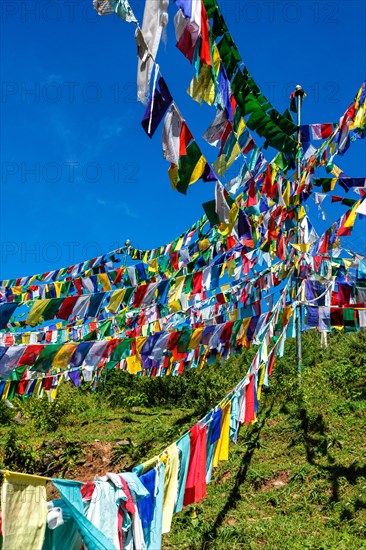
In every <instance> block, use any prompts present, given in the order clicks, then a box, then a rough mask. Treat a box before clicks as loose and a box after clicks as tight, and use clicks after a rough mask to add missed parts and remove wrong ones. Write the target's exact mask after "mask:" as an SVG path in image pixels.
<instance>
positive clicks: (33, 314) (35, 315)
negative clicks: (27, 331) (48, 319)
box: [27, 299, 50, 326]
mask: <svg viewBox="0 0 366 550" xmlns="http://www.w3.org/2000/svg"><path fill="white" fill-rule="evenodd" d="M49 303H50V299H47V300H37V301H35V302H34V304H33V306H32V308H31V310H30V312H29V313H28V317H27V325H31V326H33V325H36V324H37V323H38V322H39V321H40V319H41V318H42V313H43V312H44V310H45V309H46V307H47V306H48V304H49Z"/></svg>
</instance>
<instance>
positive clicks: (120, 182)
mask: <svg viewBox="0 0 366 550" xmlns="http://www.w3.org/2000/svg"><path fill="white" fill-rule="evenodd" d="M130 4H131V7H132V8H133V10H134V12H135V14H136V16H137V18H138V19H139V21H140V23H142V16H143V8H144V2H143V1H142V0H131V2H130ZM219 4H220V6H221V8H222V11H223V14H224V17H225V18H226V22H227V24H228V27H229V29H230V31H231V34H232V36H233V38H234V40H235V41H236V43H237V45H238V49H239V52H240V53H241V56H242V58H243V60H244V62H245V64H246V66H247V67H248V69H249V71H250V72H251V74H252V76H253V77H254V79H255V80H256V81H257V83H258V84H259V85H260V87H261V89H262V90H263V92H264V94H265V95H266V96H267V97H268V99H269V100H270V101H271V102H272V103H273V105H274V106H275V107H276V108H277V109H278V110H279V111H284V110H285V109H286V107H288V103H289V101H288V96H289V94H290V92H291V90H292V89H293V87H294V85H295V84H297V83H300V84H302V86H303V87H304V89H305V91H306V92H307V99H306V101H305V104H304V110H303V123H305V124H306V123H321V122H336V121H338V120H339V117H340V116H341V115H342V114H343V113H344V111H345V110H346V108H347V107H348V105H349V103H350V102H351V101H352V99H353V98H354V96H355V94H356V93H357V91H358V89H359V86H360V85H361V83H362V81H363V80H364V78H365V68H366V60H365V48H364V40H365V30H366V28H365V27H366V23H365V21H366V13H365V12H366V5H365V3H364V2H362V1H354V0H347V1H336V2H324V1H320V2H317V1H314V2H313V1H310V0H309V1H295V2H287V1H282V0H276V1H273V2H272V1H263V2H261V1H258V2H257V1H253V2H249V1H248V2H244V1H223V0H219ZM175 13H176V6H175V4H174V3H173V2H172V0H171V2H170V7H169V16H170V21H169V25H168V30H167V37H166V45H164V43H162V44H161V46H160V49H159V53H158V62H159V64H160V67H161V72H162V74H163V75H164V78H165V80H166V82H167V84H168V87H169V89H170V91H171V93H172V96H173V97H174V99H175V101H176V103H177V105H178V107H179V109H180V111H181V112H182V114H183V116H184V117H185V119H186V121H187V124H188V126H189V128H190V129H191V131H192V133H193V135H194V136H195V138H196V139H197V142H198V144H199V146H200V147H201V150H202V152H203V153H204V154H205V156H206V158H207V160H208V161H209V162H214V160H215V159H216V155H217V151H216V150H215V149H213V148H211V147H210V146H209V145H207V144H206V143H205V142H204V141H203V140H202V139H201V135H202V134H203V132H204V131H205V129H206V128H207V126H208V125H209V124H210V122H211V121H212V120H213V118H214V116H215V109H214V108H210V107H208V106H207V105H203V106H202V107H201V106H199V105H198V104H197V103H195V102H194V101H193V100H192V99H191V98H190V97H189V96H188V95H187V94H186V89H187V87H188V85H189V82H190V80H191V78H192V77H193V69H192V67H191V66H190V65H189V62H188V61H187V60H186V59H185V58H184V57H183V55H182V54H181V53H180V52H179V51H178V50H177V49H176V47H175V36H174V25H173V18H174V15H175ZM1 21H2V38H1V40H2V54H1V80H2V98H1V115H2V117H1V118H2V126H1V164H2V179H1V222H0V223H1V225H0V237H1V255H2V257H1V271H0V277H1V278H7V277H16V276H23V275H30V274H32V273H39V272H42V271H46V270H51V269H56V268H57V267H62V266H66V265H70V264H72V263H76V262H79V261H83V260H85V259H87V258H90V257H94V256H96V255H100V254H102V253H104V252H107V251H109V250H111V249H114V248H116V247H118V246H121V245H123V243H124V242H125V240H126V239H127V238H129V239H130V240H131V241H132V243H133V244H134V245H135V246H137V247H139V248H151V247H155V246H160V245H162V244H165V243H167V242H169V241H171V240H173V239H174V238H175V237H176V236H177V235H178V234H179V233H181V232H182V231H183V230H185V229H186V228H187V227H188V226H190V225H191V224H192V223H193V222H194V221H195V220H196V219H198V218H199V217H200V216H201V215H202V213H203V210H202V206H201V205H202V202H205V201H207V200H210V199H212V198H213V194H214V185H213V183H203V182H201V181H199V182H197V183H196V184H195V185H193V186H191V187H190V189H189V191H188V195H187V196H184V195H181V194H179V193H177V192H176V191H173V190H172V189H171V186H170V182H169V178H168V174H167V170H168V167H169V164H168V163H167V162H166V161H165V160H164V159H163V156H162V153H161V128H160V129H158V131H157V132H156V134H155V136H154V137H153V139H151V140H150V139H149V138H148V137H147V136H146V134H145V132H144V131H143V129H142V127H141V119H142V117H143V114H144V109H145V108H144V106H143V105H142V104H140V103H138V102H137V101H136V72H137V58H136V44H135V40H134V30H135V27H134V25H133V24H128V23H125V22H124V21H122V20H120V19H118V18H117V17H115V16H113V15H112V16H105V17H99V16H98V15H97V14H96V13H95V12H94V11H93V8H92V1H91V0H88V1H87V2H77V1H75V2H73V1H72V0H71V1H70V2H66V1H65V2H64V1H62V0H58V1H54V2H47V3H46V2H33V1H22V0H16V1H12V2H11V1H10V2H3V3H2V4H1ZM254 137H255V134H254ZM258 141H259V140H258ZM272 156H273V152H271V151H268V155H267V158H268V160H271V158H272ZM337 164H338V165H339V166H340V167H341V168H342V169H343V171H344V172H345V173H346V174H347V175H349V176H352V177H364V176H366V155H365V142H364V141H361V140H360V141H358V142H356V143H355V144H354V145H353V146H352V147H351V149H350V151H349V152H348V153H347V154H346V155H345V156H344V157H342V158H339V159H337ZM32 170H33V172H32ZM319 175H322V174H321V173H319ZM335 194H341V195H343V194H344V193H343V192H342V191H341V190H339V189H338V188H337V189H336V191H335ZM349 196H350V198H355V196H354V195H352V194H351V193H349ZM356 197H357V196H356ZM323 204H324V210H325V211H326V212H327V221H326V223H325V224H324V223H323V222H322V221H321V219H320V217H319V213H318V210H317V208H316V207H315V206H314V205H313V201H312V199H311V202H310V203H309V215H310V216H311V219H312V220H313V221H314V224H315V226H316V228H317V229H321V228H322V227H323V228H325V227H326V226H328V225H330V224H331V223H332V222H333V221H334V220H335V219H336V218H338V217H339V216H340V215H341V214H342V213H344V212H345V211H346V207H345V206H334V205H331V203H330V199H326V201H325V202H324V203H323ZM365 231H366V225H365V221H363V222H362V223H360V222H359V221H358V225H357V227H356V228H355V229H354V232H353V234H352V236H351V237H350V238H348V239H347V240H345V242H344V244H345V245H346V246H349V247H350V248H353V249H355V250H357V251H360V252H362V251H365V243H366V236H365Z"/></svg>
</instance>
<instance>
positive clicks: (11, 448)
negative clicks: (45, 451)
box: [4, 428, 40, 474]
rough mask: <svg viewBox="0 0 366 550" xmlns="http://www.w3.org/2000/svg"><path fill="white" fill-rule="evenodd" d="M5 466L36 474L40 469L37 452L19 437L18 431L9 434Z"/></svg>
mask: <svg viewBox="0 0 366 550" xmlns="http://www.w3.org/2000/svg"><path fill="white" fill-rule="evenodd" d="M4 466H5V467H7V468H10V469H12V470H16V471H19V472H27V473H30V474H32V473H35V472H38V471H39V468H40V457H39V453H38V451H37V450H35V449H34V448H33V447H31V446H30V445H28V444H27V443H26V442H25V441H22V440H21V439H19V437H18V432H17V430H16V429H14V428H12V429H11V430H10V432H9V433H8V437H7V439H6V441H5V449H4Z"/></svg>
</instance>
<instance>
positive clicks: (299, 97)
mask: <svg viewBox="0 0 366 550" xmlns="http://www.w3.org/2000/svg"><path fill="white" fill-rule="evenodd" d="M304 95H305V92H304V90H303V89H302V86H300V84H298V85H297V86H296V87H295V97H296V100H297V126H298V131H297V142H298V144H299V148H300V147H301V133H300V125H301V107H302V99H303V97H304ZM300 179H301V158H300V157H298V158H297V183H298V185H300ZM301 241H302V239H301V235H300V229H299V228H298V244H301ZM297 275H299V272H298V273H297ZM295 288H296V295H297V294H298V292H299V289H300V286H299V280H298V279H297V282H296V287H295ZM301 329H302V307H301V304H299V305H298V306H297V311H296V348H297V373H298V376H299V382H300V384H301V377H302V332H301Z"/></svg>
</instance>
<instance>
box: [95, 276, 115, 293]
mask: <svg viewBox="0 0 366 550" xmlns="http://www.w3.org/2000/svg"><path fill="white" fill-rule="evenodd" d="M97 278H98V281H99V282H100V283H101V285H102V288H103V290H104V292H108V291H109V290H112V286H111V282H110V280H109V276H108V273H99V275H97Z"/></svg>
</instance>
